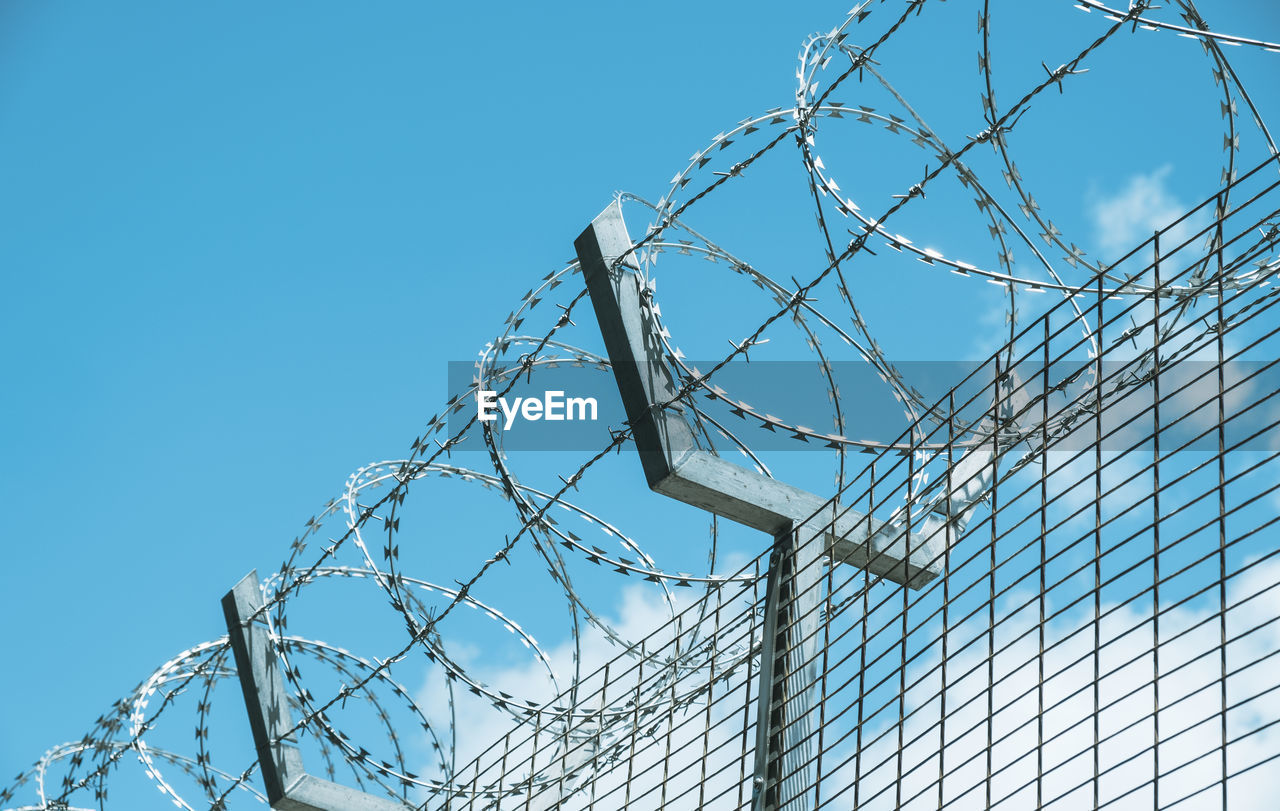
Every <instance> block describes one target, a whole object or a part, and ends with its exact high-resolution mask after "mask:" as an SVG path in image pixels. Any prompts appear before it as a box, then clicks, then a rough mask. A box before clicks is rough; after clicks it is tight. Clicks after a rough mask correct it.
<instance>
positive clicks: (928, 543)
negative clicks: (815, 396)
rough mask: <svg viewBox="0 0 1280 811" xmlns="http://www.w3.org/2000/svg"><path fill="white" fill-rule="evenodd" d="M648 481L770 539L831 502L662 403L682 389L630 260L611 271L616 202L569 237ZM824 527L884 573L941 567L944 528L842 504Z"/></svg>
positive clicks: (620, 249) (832, 542)
mask: <svg viewBox="0 0 1280 811" xmlns="http://www.w3.org/2000/svg"><path fill="white" fill-rule="evenodd" d="M574 248H575V249H576V250H577V252H578V263H579V265H580V266H581V267H582V274H583V276H584V277H585V278H586V283H587V291H588V293H589V294H590V296H591V304H592V307H594V308H595V313H596V320H597V321H598V322H599V324H600V332H601V335H602V336H603V337H604V343H605V349H606V350H607V351H608V353H609V363H610V365H611V366H612V367H613V373H614V378H615V380H617V383H618V392H619V393H620V394H621V395H622V402H623V405H624V407H625V408H626V414H627V419H628V420H629V421H630V423H631V426H632V430H633V436H634V437H635V442H636V448H637V449H638V450H639V452H640V462H641V465H642V466H643V467H644V473H645V478H646V479H647V480H648V483H649V488H650V489H652V490H654V491H656V492H659V493H662V494H663V495H667V496H670V497H672V498H674V499H677V500H679V501H683V502H685V503H686V504H692V505H693V506H695V507H701V508H702V509H704V510H708V511H710V512H713V513H715V514H716V515H720V516H723V517H725V518H728V519H730V520H732V521H737V522H738V523H741V524H745V525H747V526H749V527H752V528H754V529H758V530H761V531H763V532H767V533H769V534H770V535H773V536H776V535H778V534H779V533H781V532H783V531H785V530H787V529H789V528H791V527H794V526H799V525H801V524H803V523H805V522H808V521H809V520H810V518H811V517H812V516H814V515H815V514H817V513H818V512H819V511H820V510H822V508H823V507H824V506H826V505H828V503H829V502H828V501H827V500H825V499H822V498H819V497H818V496H816V495H814V494H812V493H809V492H806V491H804V490H801V489H800V488H798V487H792V486H791V485H789V484H786V483H784V482H780V481H777V480H776V479H771V478H769V477H768V476H764V475H761V474H759V473H757V472H755V471H753V470H747V469H746V468H743V467H739V466H738V465H735V464H733V463H732V462H728V461H726V460H724V459H722V458H720V457H719V456H716V455H715V454H714V453H711V452H709V451H706V450H702V449H700V448H698V447H697V445H696V442H695V439H694V433H693V429H692V428H691V427H690V426H689V423H688V421H687V420H686V419H685V417H684V414H683V411H682V410H681V409H680V408H679V406H678V405H676V406H673V407H672V408H670V409H666V408H662V404H663V403H666V402H668V401H669V400H671V399H672V398H673V397H675V396H676V392H677V391H678V387H677V386H676V384H675V380H674V379H673V378H672V375H671V372H670V370H669V369H668V368H667V366H666V364H665V363H664V362H663V360H662V355H661V351H660V346H661V345H660V344H659V342H658V341H657V340H656V338H654V335H653V329H652V327H651V325H650V324H649V323H647V321H646V316H645V313H644V310H643V308H642V307H641V306H640V303H641V298H642V295H643V293H642V290H641V287H640V281H639V278H638V276H637V275H636V274H635V273H634V272H630V273H629V272H627V271H628V270H632V271H635V270H637V268H636V267H635V266H634V264H628V263H626V262H624V263H623V265H621V266H619V267H617V268H615V267H613V265H614V263H615V262H616V261H617V259H618V257H621V256H624V255H626V253H627V252H628V251H629V250H630V249H631V238H630V236H629V235H628V234H627V227H626V224H625V223H624V222H623V219H622V206H621V205H620V204H619V203H618V202H616V201H615V202H614V203H613V204H612V205H610V206H609V207H608V208H606V209H605V210H604V211H603V212H601V214H600V216H598V217H596V219H595V220H594V221H593V222H592V223H591V225H590V226H589V227H588V228H587V229H586V230H585V231H583V232H582V235H581V236H579V237H578V239H577V240H576V241H575V242H574ZM825 523H826V524H827V526H826V527H825V529H823V533H824V535H825V537H826V551H827V553H828V554H829V555H831V557H832V558H833V559H834V560H835V561H838V562H843V563H850V564H852V565H854V566H857V567H859V568H864V569H867V570H869V571H870V572H872V573H873V574H877V575H882V576H883V577H885V578H886V579H888V580H892V581H894V582H896V583H903V584H905V585H907V586H909V587H911V588H920V587H921V586H923V585H925V584H926V583H928V582H929V581H930V580H932V579H933V578H935V577H937V575H938V574H939V572H940V571H941V566H942V563H941V552H942V550H941V540H940V537H941V533H934V534H933V535H932V536H925V537H921V536H918V535H911V536H908V534H907V533H906V531H905V530H904V529H903V528H902V527H901V526H898V525H887V524H885V523H883V522H880V521H876V520H875V519H873V518H870V517H869V516H865V515H862V514H860V513H857V512H854V511H853V510H845V511H842V513H841V515H840V516H839V517H837V518H836V520H834V521H826V522H825Z"/></svg>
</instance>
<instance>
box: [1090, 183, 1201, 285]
mask: <svg viewBox="0 0 1280 811" xmlns="http://www.w3.org/2000/svg"><path fill="white" fill-rule="evenodd" d="M1172 173H1173V167H1172V166H1170V165H1167V164H1166V165H1164V166H1161V167H1160V168H1159V169H1156V170H1155V171H1152V172H1149V173H1147V174H1136V175H1133V176H1132V177H1130V178H1129V180H1128V182H1127V183H1126V184H1125V185H1124V187H1123V188H1121V189H1120V190H1119V191H1117V192H1113V193H1110V194H1107V193H1094V194H1091V195H1090V197H1091V198H1092V199H1091V200H1090V202H1089V204H1088V214H1089V219H1090V220H1091V221H1092V223H1093V227H1094V239H1095V241H1096V243H1095V244H1096V245H1097V247H1098V255H1100V256H1102V257H1103V258H1104V260H1106V258H1107V257H1110V258H1111V261H1114V259H1115V258H1117V257H1119V256H1121V255H1123V254H1124V253H1126V252H1127V251H1129V250H1130V249H1131V248H1133V247H1134V246H1135V245H1137V244H1138V243H1140V242H1141V241H1142V240H1144V239H1146V238H1147V237H1149V236H1151V234H1152V233H1153V232H1155V231H1157V230H1159V229H1161V228H1164V227H1166V226H1168V225H1169V224H1170V223H1172V222H1174V221H1175V220H1177V219H1178V218H1179V217H1181V216H1182V215H1183V214H1184V213H1185V212H1186V210H1187V208H1188V206H1187V205H1185V204H1184V203H1183V202H1182V201H1180V200H1179V199H1178V198H1177V196H1176V195H1174V193H1173V192H1172V191H1170V189H1169V187H1168V184H1167V181H1168V179H1169V176H1170V175H1171V174H1172ZM1196 227H1197V226H1196V224H1195V223H1191V222H1188V223H1183V224H1182V225H1179V226H1178V228H1176V229H1174V232H1173V233H1172V234H1171V235H1170V236H1171V237H1172V238H1173V239H1174V240H1175V241H1174V243H1173V244H1178V243H1181V242H1182V241H1183V240H1185V239H1186V238H1187V237H1188V236H1190V235H1191V234H1192V233H1194V232H1195V229H1196Z"/></svg>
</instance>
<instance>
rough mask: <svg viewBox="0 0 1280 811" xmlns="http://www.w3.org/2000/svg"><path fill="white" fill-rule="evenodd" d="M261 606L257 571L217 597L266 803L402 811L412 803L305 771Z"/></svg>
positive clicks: (307, 809)
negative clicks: (224, 617) (223, 594)
mask: <svg viewBox="0 0 1280 811" xmlns="http://www.w3.org/2000/svg"><path fill="white" fill-rule="evenodd" d="M262 605H263V602H262V587H261V585H259V583H258V573H257V572H256V571H253V572H250V573H249V574H247V575H245V577H244V579H242V580H241V581H240V582H239V583H237V584H236V585H235V588H233V589H231V591H229V592H227V594H226V596H224V597H223V598H222V612H223V614H224V615H225V616H226V620H227V634H228V636H229V637H230V640H231V650H232V653H233V654H234V655H235V660H236V671H237V672H238V673H239V674H240V689H241V690H242V691H243V692H244V703H245V707H246V708H247V709H248V711H249V727H250V729H252V730H253V743H254V747H255V748H256V749H257V751H258V769H259V771H261V772H262V782H263V783H264V784H265V787H266V791H267V800H268V802H270V803H271V807H272V808H275V809H278V811H404V809H405V808H406V807H410V808H411V807H413V806H406V805H402V804H401V803H398V802H394V801H392V800H389V799H385V798H383V797H375V796H373V795H371V794H365V793H364V792H361V791H356V790H355V789H352V788H348V787H347V786H342V785H339V784H337V783H331V782H329V781H328V780H323V779H321V778H319V777H315V776H314V775H310V774H307V772H306V770H305V769H304V768H303V765H302V752H301V751H300V750H299V749H298V744H297V741H296V740H295V739H294V738H292V737H291V736H290V735H289V734H288V733H289V730H290V729H292V728H293V719H292V713H290V712H289V699H288V694H287V693H285V689H284V679H283V678H282V676H281V672H280V658H279V657H278V656H277V655H276V651H275V648H274V647H273V644H272V642H271V635H270V633H269V632H268V630H267V623H266V619H265V618H263V617H257V616H256V615H257V614H258V612H259V611H261V609H262Z"/></svg>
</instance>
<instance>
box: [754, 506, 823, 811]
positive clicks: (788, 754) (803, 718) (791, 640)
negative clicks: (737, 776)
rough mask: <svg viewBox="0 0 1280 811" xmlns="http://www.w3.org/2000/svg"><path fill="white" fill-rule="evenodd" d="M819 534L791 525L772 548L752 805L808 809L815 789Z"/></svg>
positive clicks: (780, 810)
mask: <svg viewBox="0 0 1280 811" xmlns="http://www.w3.org/2000/svg"><path fill="white" fill-rule="evenodd" d="M818 543H819V541H818V536H817V535H816V534H814V533H805V532H804V531H803V530H790V529H789V530H787V531H785V532H781V533H779V534H778V535H777V537H775V538H774V541H773V551H772V553H771V554H770V555H769V575H768V583H767V587H766V588H767V592H766V598H765V599H766V602H765V620H764V642H763V650H762V651H761V654H760V694H759V698H758V702H759V703H758V704H757V711H756V760H755V783H754V785H753V786H752V799H751V809H752V811H802V809H805V808H808V807H809V806H808V805H807V804H806V795H807V794H808V792H809V791H811V790H812V788H813V783H814V778H813V772H814V767H813V764H812V763H811V762H810V761H811V760H812V759H813V754H814V753H813V741H812V740H811V738H812V726H813V719H812V712H811V711H812V709H813V706H814V695H813V690H814V685H816V684H817V682H818V664H817V653H818V650H817V648H818V644H817V631H818V592H819V586H820V582H819V581H820V580H821V577H822V564H821V561H820V555H821V550H820V547H819V545H818Z"/></svg>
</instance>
